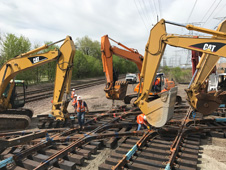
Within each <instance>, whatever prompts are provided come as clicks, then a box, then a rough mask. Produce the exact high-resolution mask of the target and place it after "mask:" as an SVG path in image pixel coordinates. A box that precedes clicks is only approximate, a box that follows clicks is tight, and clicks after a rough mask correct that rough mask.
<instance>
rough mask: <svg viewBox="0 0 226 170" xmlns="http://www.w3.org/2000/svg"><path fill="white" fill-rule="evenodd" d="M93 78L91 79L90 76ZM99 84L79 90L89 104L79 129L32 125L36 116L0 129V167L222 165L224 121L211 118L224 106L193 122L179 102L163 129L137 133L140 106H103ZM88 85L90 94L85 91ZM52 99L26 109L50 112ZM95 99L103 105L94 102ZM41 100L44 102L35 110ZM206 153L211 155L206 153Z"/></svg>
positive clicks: (84, 167)
mask: <svg viewBox="0 0 226 170" xmlns="http://www.w3.org/2000/svg"><path fill="white" fill-rule="evenodd" d="M97 80H99V79H97ZM88 81H90V80H89V79H88V80H85V81H84V82H88ZM91 81H93V82H95V80H94V79H91ZM90 83H91V82H90ZM87 84H89V83H87ZM94 84H95V83H94ZM103 85H104V84H103V83H102V84H99V85H95V86H94V85H93V86H92V87H85V88H84V89H79V88H78V89H77V90H78V91H77V92H78V93H84V98H85V100H86V101H87V103H88V105H90V107H91V108H92V109H91V110H92V111H90V113H89V114H87V115H86V122H85V126H84V130H83V131H82V133H78V132H79V128H78V126H76V125H77V121H76V120H75V122H74V123H75V125H74V127H73V128H68V127H65V128H64V127H62V128H48V125H47V124H45V125H46V127H45V129H38V128H37V127H35V125H34V124H36V123H37V120H36V121H34V120H35V119H37V117H36V118H33V119H34V120H33V121H34V123H33V124H31V126H30V127H29V128H28V129H27V130H23V131H11V132H1V133H0V136H1V142H2V144H1V148H0V150H1V159H2V160H5V161H7V162H5V164H1V165H5V166H3V167H2V168H3V169H5V168H6V169H47V168H50V169H161V168H162V169H164V168H166V167H167V166H168V165H169V164H172V165H173V168H174V169H206V168H207V167H211V165H212V166H213V164H214V166H215V167H217V168H218V169H221V168H223V165H224V163H223V162H224V161H222V159H223V158H222V157H221V156H222V154H223V153H224V149H225V142H226V140H225V139H224V137H225V130H226V124H225V123H222V122H215V121H214V118H213V117H215V118H217V117H221V116H224V114H223V112H222V110H220V109H219V112H218V115H217V114H215V115H216V116H212V117H210V118H208V119H205V120H202V119H201V118H202V116H201V115H197V116H196V122H194V119H192V118H190V119H189V120H187V119H186V116H187V118H188V117H189V116H188V115H189V114H191V109H190V108H189V106H188V105H187V104H186V102H185V101H183V102H182V103H181V104H180V105H177V106H176V107H175V109H174V113H175V114H174V116H173V118H172V119H171V120H170V121H169V122H168V123H167V124H166V125H165V126H164V127H162V128H161V129H155V128H154V129H152V130H151V131H146V130H142V131H136V129H137V123H136V121H135V118H136V116H137V115H138V114H140V113H141V112H140V111H139V109H138V108H136V107H132V105H128V106H125V104H123V102H121V101H116V105H118V106H117V108H114V109H113V110H112V109H111V110H107V108H111V107H112V106H111V104H112V103H111V102H104V101H106V99H104V96H105V93H104V91H103V92H102V94H101V93H99V91H100V89H102V88H103ZM79 86H80V85H79ZM186 86H187V85H179V87H180V88H179V93H180V95H181V96H182V97H185V92H184V90H183V89H184V88H185V87H186ZM74 87H76V86H74ZM133 88H134V85H133V84H130V85H129V88H128V91H129V92H132V91H133ZM32 89H36V88H35V87H33V88H31V89H30V90H31V91H33V90H32ZM91 89H92V91H93V92H92V94H90V93H88V92H87V91H89V90H91ZM37 90H38V89H37ZM85 91H86V92H87V94H86V92H85ZM96 94H98V97H96ZM51 99H52V98H51V97H50V96H49V97H48V98H46V99H39V101H35V102H29V103H27V104H26V107H28V108H29V107H32V108H33V109H34V110H35V111H34V112H37V113H39V114H40V113H48V111H49V108H50V106H51ZM98 100H99V101H101V102H99V103H101V104H99V105H96V102H95V101H98ZM37 102H38V103H39V104H38V105H37ZM42 103H43V105H44V106H43V107H42V108H39V109H38V107H39V105H42ZM46 103H48V104H47V105H46ZM35 105H36V106H35ZM45 105H46V106H45ZM120 106H121V107H120ZM69 110H70V112H71V114H73V108H72V107H69ZM185 134H186V135H185ZM214 141H215V143H214ZM216 141H217V142H216ZM216 143H218V144H216ZM208 147H212V148H210V149H208ZM220 148H221V149H220ZM210 151H212V152H213V151H214V153H215V154H211V155H210V154H208V152H210ZM205 153H207V154H208V155H205ZM216 155H218V156H216ZM206 156H208V157H207V158H206ZM12 157H13V159H12V160H11V161H10V160H9V158H12ZM209 157H210V158H209ZM208 158H209V159H208ZM1 163H2V162H1Z"/></svg>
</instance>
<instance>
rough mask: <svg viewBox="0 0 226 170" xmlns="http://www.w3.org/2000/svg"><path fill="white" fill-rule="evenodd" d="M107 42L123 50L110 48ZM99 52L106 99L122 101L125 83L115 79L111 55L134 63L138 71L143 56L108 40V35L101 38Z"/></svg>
mask: <svg viewBox="0 0 226 170" xmlns="http://www.w3.org/2000/svg"><path fill="white" fill-rule="evenodd" d="M109 40H112V41H114V42H115V43H117V44H118V45H120V46H121V47H123V48H124V49H121V48H118V47H115V46H111V44H110V41H109ZM101 52H102V55H101V58H102V63H103V71H104V72H105V76H106V80H107V83H106V87H105V89H104V91H105V92H106V97H107V98H109V99H115V100H122V99H124V97H125V95H126V90H127V83H126V82H122V81H117V79H116V78H115V76H114V69H113V55H117V56H119V57H122V58H124V59H127V60H130V61H132V62H134V63H135V64H136V65H137V68H138V70H139V71H140V70H141V68H142V61H143V56H142V55H141V54H139V53H138V52H137V51H136V50H134V49H131V48H128V47H126V46H125V45H123V44H121V43H119V42H117V41H115V40H113V39H111V38H109V37H108V35H105V36H103V37H101Z"/></svg>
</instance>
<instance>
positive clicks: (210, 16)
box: [202, 0, 222, 26]
mask: <svg viewBox="0 0 226 170" xmlns="http://www.w3.org/2000/svg"><path fill="white" fill-rule="evenodd" d="M221 1H222V0H220V1H219V2H218V4H217V6H216V7H215V8H214V10H213V11H212V12H211V14H210V15H209V17H208V18H207V20H206V21H205V22H204V24H203V25H202V26H204V25H205V24H206V23H207V21H208V20H209V19H210V17H211V15H212V14H213V13H214V11H215V10H216V9H217V7H218V6H219V5H220V3H221Z"/></svg>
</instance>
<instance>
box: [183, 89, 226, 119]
mask: <svg viewBox="0 0 226 170" xmlns="http://www.w3.org/2000/svg"><path fill="white" fill-rule="evenodd" d="M186 91H187V92H188V93H187V94H188V99H187V100H188V102H189V104H190V105H191V106H192V108H194V110H196V111H198V112H200V113H202V114H203V115H204V116H207V115H210V114H211V113H213V112H214V111H215V110H216V109H217V108H218V107H219V106H220V104H221V103H222V101H221V100H220V98H218V96H215V93H213V92H210V93H200V92H199V93H194V94H193V95H192V90H189V89H186Z"/></svg>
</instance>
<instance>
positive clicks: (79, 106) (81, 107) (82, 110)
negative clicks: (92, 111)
mask: <svg viewBox="0 0 226 170" xmlns="http://www.w3.org/2000/svg"><path fill="white" fill-rule="evenodd" d="M77 112H85V106H84V102H83V101H82V104H81V105H80V102H79V101H77Z"/></svg>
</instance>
